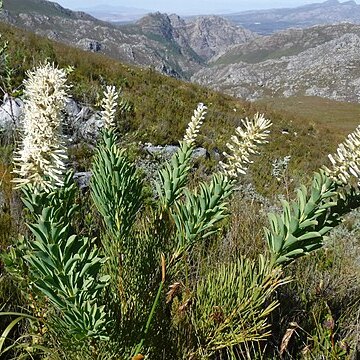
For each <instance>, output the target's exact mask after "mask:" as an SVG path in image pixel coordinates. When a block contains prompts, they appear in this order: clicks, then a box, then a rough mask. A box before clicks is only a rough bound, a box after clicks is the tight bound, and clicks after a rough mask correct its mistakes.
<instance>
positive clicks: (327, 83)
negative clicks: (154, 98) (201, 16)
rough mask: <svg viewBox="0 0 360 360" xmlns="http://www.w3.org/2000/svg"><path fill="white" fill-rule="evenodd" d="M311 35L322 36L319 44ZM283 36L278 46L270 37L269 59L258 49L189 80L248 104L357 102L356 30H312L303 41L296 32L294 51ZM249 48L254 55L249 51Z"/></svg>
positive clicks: (359, 41)
mask: <svg viewBox="0 0 360 360" xmlns="http://www.w3.org/2000/svg"><path fill="white" fill-rule="evenodd" d="M291 32H294V30H291ZM311 34H312V35H311ZM314 34H316V35H319V34H326V35H327V36H324V37H323V38H322V40H320V39H319V38H318V37H319V36H315V35H314ZM283 35H284V41H283V42H281V41H279V34H276V35H272V37H275V39H272V37H270V38H268V39H267V40H268V44H270V43H271V44H276V45H277V46H274V47H273V48H271V51H268V53H266V52H265V51H263V49H262V48H259V50H258V51H259V53H258V54H256V53H255V52H254V51H253V52H252V53H250V54H251V57H250V59H247V60H246V57H245V55H249V53H246V52H243V53H241V54H240V56H239V58H240V59H242V60H234V61H232V62H231V61H229V63H227V64H217V65H214V66H213V67H210V68H207V69H202V70H200V71H199V72H198V73H196V74H195V75H194V76H193V77H192V79H191V80H192V81H194V82H196V83H199V84H202V85H206V86H210V87H212V88H213V89H216V90H219V91H223V92H226V93H229V94H231V95H235V96H238V97H242V98H246V99H249V100H255V99H259V98H263V97H269V96H270V97H272V96H285V97H288V96H293V95H312V96H322V97H326V98H330V99H334V100H340V101H354V102H359V101H360V53H359V51H358V49H359V46H360V25H350V24H340V25H334V26H331V27H330V26H319V27H314V28H311V29H308V33H307V35H306V36H305V35H304V32H302V36H301V37H299V36H298V35H299V34H298V32H297V31H296V35H297V37H296V38H297V39H298V43H297V44H296V46H295V45H294V44H295V41H290V40H289V38H288V36H289V34H288V33H283ZM330 35H332V36H330ZM314 36H315V37H314ZM285 39H287V40H286V41H285ZM299 39H302V40H303V41H302V42H300V40H299ZM248 48H250V49H254V45H249V47H248ZM286 48H287V49H288V54H287V55H285V54H286V51H285V50H284V49H286ZM269 49H270V47H268V50H269ZM279 49H280V50H282V51H283V52H281V51H280V50H279ZM277 51H279V52H277ZM244 54H245V55H244ZM276 54H277V55H278V56H275V55H276ZM270 55H271V56H270ZM232 56H234V54H232ZM241 56H242V57H241ZM269 57H270V58H269ZM271 57H272V58H271Z"/></svg>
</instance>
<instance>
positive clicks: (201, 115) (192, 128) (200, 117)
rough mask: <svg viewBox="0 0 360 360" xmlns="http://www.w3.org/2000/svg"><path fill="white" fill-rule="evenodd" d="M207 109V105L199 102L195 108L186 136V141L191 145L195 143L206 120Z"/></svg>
mask: <svg viewBox="0 0 360 360" xmlns="http://www.w3.org/2000/svg"><path fill="white" fill-rule="evenodd" d="M206 110H207V107H206V106H205V105H204V104H203V103H199V104H198V106H197V108H196V110H194V115H193V116H192V117H191V121H190V122H189V124H188V127H187V129H186V132H185V136H184V142H186V143H187V144H188V145H189V146H192V145H194V143H195V139H196V137H197V135H198V133H199V129H200V127H201V125H202V123H203V122H204V119H205V114H206Z"/></svg>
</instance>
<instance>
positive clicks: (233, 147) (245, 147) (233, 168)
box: [220, 113, 272, 178]
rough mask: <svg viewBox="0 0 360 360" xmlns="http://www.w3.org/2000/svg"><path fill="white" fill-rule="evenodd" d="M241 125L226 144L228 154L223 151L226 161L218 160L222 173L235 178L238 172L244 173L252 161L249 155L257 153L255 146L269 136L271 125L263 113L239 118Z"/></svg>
mask: <svg viewBox="0 0 360 360" xmlns="http://www.w3.org/2000/svg"><path fill="white" fill-rule="evenodd" d="M241 123H242V127H240V126H239V127H238V128H237V129H236V130H235V132H236V135H233V136H232V137H231V142H230V143H227V144H226V146H227V148H228V149H229V150H230V154H228V153H226V152H224V156H225V158H226V159H227V163H223V162H220V166H221V167H222V168H223V171H224V173H225V174H226V175H227V176H229V177H231V178H235V177H237V176H238V175H239V174H246V171H247V169H248V165H249V164H251V163H252V161H251V160H250V156H251V155H254V154H258V151H257V147H258V146H259V145H261V144H265V143H267V142H268V141H267V140H266V139H267V138H268V136H269V133H270V131H269V130H268V129H269V128H270V126H271V125H272V123H271V121H270V120H268V119H265V117H264V115H263V114H261V115H260V114H258V113H257V114H255V116H254V118H253V119H252V120H249V119H248V118H246V119H245V120H244V119H242V120H241Z"/></svg>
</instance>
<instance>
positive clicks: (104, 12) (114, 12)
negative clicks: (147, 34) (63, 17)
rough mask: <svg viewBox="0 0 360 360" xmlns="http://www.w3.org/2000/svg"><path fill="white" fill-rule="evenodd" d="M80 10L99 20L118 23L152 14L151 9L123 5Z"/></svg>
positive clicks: (99, 6) (98, 6)
mask: <svg viewBox="0 0 360 360" xmlns="http://www.w3.org/2000/svg"><path fill="white" fill-rule="evenodd" d="M79 10H82V11H84V12H86V13H88V14H90V15H92V16H94V17H96V18H97V19H99V20H103V21H109V22H116V23H122V22H133V21H136V20H138V19H140V18H141V17H143V16H145V15H146V14H148V13H151V12H152V10H149V9H138V8H134V7H128V6H121V5H117V6H110V5H106V4H104V5H103V4H102V5H97V6H93V7H83V8H79Z"/></svg>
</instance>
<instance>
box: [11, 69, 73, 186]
mask: <svg viewBox="0 0 360 360" xmlns="http://www.w3.org/2000/svg"><path fill="white" fill-rule="evenodd" d="M27 77H28V79H27V80H25V81H24V85H25V89H24V97H25V99H24V117H23V121H22V131H23V140H22V144H21V146H20V149H19V150H18V151H17V152H16V155H15V159H14V163H15V167H14V173H16V174H17V175H18V178H16V179H14V182H15V183H17V184H18V185H17V186H18V187H20V186H21V185H23V184H28V183H32V184H35V185H39V186H40V187H41V188H42V189H44V190H51V189H53V188H55V187H58V186H62V185H63V178H64V174H65V171H66V165H65V162H66V159H67V155H66V150H65V147H64V144H63V137H62V134H61V122H62V111H63V110H64V107H65V102H66V99H67V98H68V95H67V90H68V89H69V86H67V85H66V72H65V71H64V70H61V69H58V68H56V67H55V66H54V64H49V63H47V64H44V65H41V66H39V67H38V68H36V69H35V70H33V71H29V72H28V73H27Z"/></svg>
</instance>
